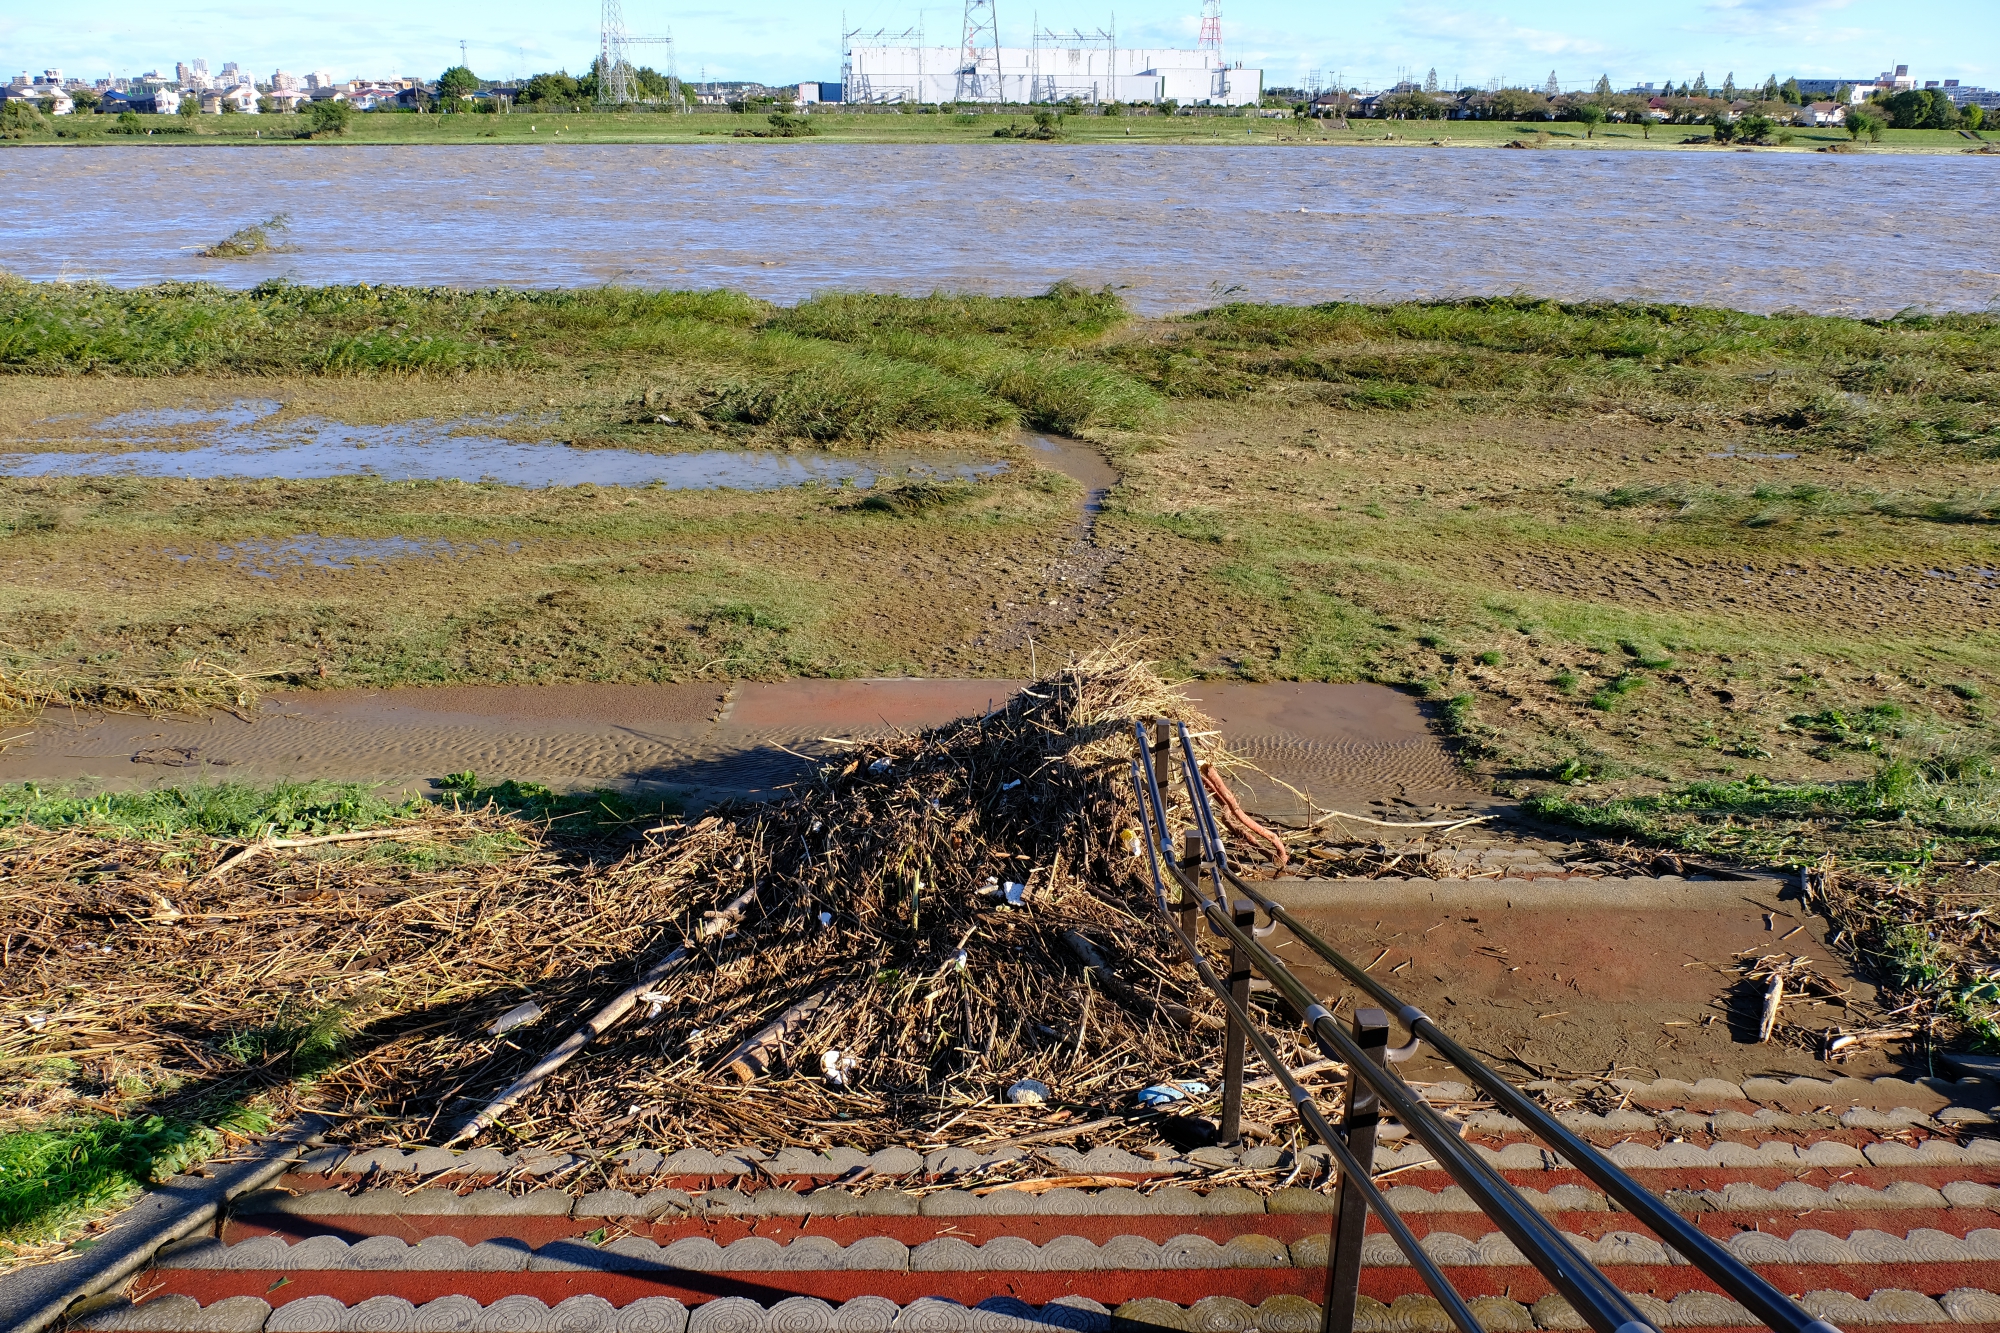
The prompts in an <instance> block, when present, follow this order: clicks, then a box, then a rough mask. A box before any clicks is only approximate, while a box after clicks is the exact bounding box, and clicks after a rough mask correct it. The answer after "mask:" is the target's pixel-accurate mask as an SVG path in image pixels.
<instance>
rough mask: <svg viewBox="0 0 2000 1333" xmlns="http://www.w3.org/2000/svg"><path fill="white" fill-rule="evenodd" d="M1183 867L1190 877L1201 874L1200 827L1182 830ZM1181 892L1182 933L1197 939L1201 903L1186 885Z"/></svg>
mask: <svg viewBox="0 0 2000 1333" xmlns="http://www.w3.org/2000/svg"><path fill="white" fill-rule="evenodd" d="M1181 869H1182V870H1184V871H1186V872H1187V876H1188V878H1189V879H1195V878H1197V877H1199V876H1200V874H1201V830H1200V829H1183V830H1181ZM1180 893H1181V900H1180V912H1181V933H1182V934H1183V935H1185V936H1187V937H1188V938H1189V939H1195V938H1197V934H1196V932H1197V930H1198V929H1199V927H1200V923H1201V904H1200V903H1199V902H1197V901H1196V900H1195V896H1194V895H1193V894H1192V893H1189V892H1188V891H1187V889H1186V888H1185V887H1183V888H1182V889H1181V891H1180Z"/></svg>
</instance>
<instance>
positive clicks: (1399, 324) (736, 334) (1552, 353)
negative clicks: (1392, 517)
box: [0, 281, 2000, 515]
mask: <svg viewBox="0 0 2000 1333" xmlns="http://www.w3.org/2000/svg"><path fill="white" fill-rule="evenodd" d="M584 369H591V370H593V371H594V372H601V371H604V370H607V369H608V370H611V371H614V372H616V373H617V374H621V375H625V376H627V377H629V376H633V375H649V374H650V375H660V374H666V375H669V377H671V378H675V379H676V380H677V382H679V383H680V384H681V387H682V388H683V389H684V390H685V392H684V393H681V394H679V395H678V397H677V404H676V405H677V406H678V407H679V408H680V410H681V411H684V412H688V413H691V414H693V415H695V416H697V417H700V418H702V419H704V420H705V421H706V422H708V423H711V424H714V425H716V426H719V427H723V428H739V429H743V430H748V431H755V432H761V433H764V434H767V435H771V436H775V437H780V438H792V439H800V440H805V441H810V442H814V443H819V444H832V443H838V442H842V441H849V440H858V441H867V440H879V439H883V438H886V437H887V436H889V435H891V434H894V433H896V432H899V431H929V430H944V431H950V430H963V431H990V430H995V429H999V428H1002V427H1006V426H1011V425H1013V424H1016V423H1025V424H1027V425H1030V426H1033V427H1035V428H1037V429H1044V430H1057V431H1064V432H1070V433H1076V432H1088V431H1092V430H1113V431H1127V432H1131V431H1145V430H1155V429H1160V428H1163V427H1167V426H1169V425H1170V421H1171V415H1172V414H1171V411H1170V404H1171V402H1172V401H1173V400H1200V399H1205V398H1221V399H1234V398H1242V397H1245V396H1247V395H1250V394H1253V393H1261V392H1290V393H1300V392H1303V393H1306V394H1307V395H1309V396H1315V397H1316V398H1317V399H1318V400H1319V401H1323V402H1327V403H1330V404H1333V405H1335V406H1338V407H1340V408H1342V409H1344V410H1348V411H1354V412H1379V411H1392V412H1404V411H1410V410H1413V409H1418V408H1442V409H1445V410H1451V411H1458V412H1465V413H1474V414H1477V413H1483V412H1490V411H1496V410H1514V411H1519V410H1528V411H1533V412H1537V413H1543V414H1548V415H1553V416H1571V417H1588V416H1605V415H1622V416H1627V417H1631V418H1635V419H1638V420H1641V421H1646V422H1651V423H1654V424H1662V425H1682V426H1689V427H1693V428H1697V429H1716V428H1725V427H1726V428H1745V429H1748V430H1751V431H1753V432H1755V433H1756V434H1757V435H1758V436H1759V437H1765V438H1769V439H1771V440H1773V441H1779V442H1782V447H1784V448H1787V449H1792V450H1806V449H1827V448H1838V449H1845V450H1850V451H1852V450H1862V451H1893V450H1900V449H1910V448H1935V447H1939V446H1942V447H1943V448H1945V449H1947V450H1949V451H1950V452H1951V453H1953V454H1954V455H1957V456H1962V457H1991V456H1995V455H1996V454H2000V317H1996V316H1993V315H1989V314H1966V315H1937V316H1933V315H1917V314H1912V315H1904V316H1898V317H1896V318H1893V319H1881V320H1855V319H1844V318H1834V317H1825V316H1812V315H1798V314H1779V315H1751V314H1745V313H1743V312H1740V311H1732V310H1722V309H1709V308H1699V307H1689V306H1673V305H1657V304H1649V303H1643V302H1628V303H1594V304H1593V303H1583V304H1577V303H1563V302H1556V301H1541V300H1534V299H1529V298H1513V297H1509V298H1490V299H1470V300H1462V301H1442V302H1401V303H1395V304H1383V305H1367V304H1359V303H1351V302H1335V303H1329V304H1325V305H1318V306H1304V307H1289V306H1265V305H1225V306H1220V307H1217V308H1215V309H1212V310H1208V311H1203V312H1201V313H1198V314H1195V315H1190V316H1187V317H1184V318H1177V319H1168V320H1155V321H1134V320H1132V319H1131V318H1130V317H1129V316H1128V314H1127V312H1126V311H1125V310H1124V308H1123V306H1122V304H1121V303H1120V302H1119V300H1118V298H1117V296H1116V294H1115V293H1113V292H1111V291H1109V290H1104V291H1086V290H1084V289H1081V288H1077V287H1074V286H1070V285H1067V284H1062V285H1058V286H1056V287H1054V288H1052V289H1050V290H1049V291H1048V292H1046V293H1044V294H1042V295H1040V296H1032V297H992V296H977V295H969V294H964V293H940V294H936V295H932V296H927V297H904V296H889V295H879V294H857V293H830V294H825V295H821V296H818V297H815V298H813V299H812V300H809V301H805V302H803V303H801V304H799V305H798V306H795V307H793V308H791V309H788V310H787V309H779V308H777V307H774V306H771V305H769V304H767V303H765V302H762V301H757V300H754V299H752V298H750V297H747V296H744V295H742V294H740V293H733V292H640V291H634V290H630V289H619V288H605V289H597V290H590V291H555V292H536V291H512V290H490V291H457V290H450V289H442V288H388V287H368V286H355V287H318V288H311V287H297V286H292V285H289V284H285V283H268V284H265V285H263V286H260V287H257V288H254V289H252V290H250V291H247V292H235V291H225V290H223V289H221V288H219V287H214V286H209V285H203V284H169V285H162V286H159V287H152V288H145V289H141V290H136V291H124V290H115V289H111V288H106V287H100V286H90V285H87V284H61V285H35V284H30V283H25V282H20V281H9V282H5V283H0V371H6V370H11V371H14V372H16V373H30V374H63V375H67V374H77V373H82V372H85V371H96V372H100V373H115V374H121V375H173V374H186V373H194V372H218V371H223V372H238V373H254V374H340V375H352V374H361V375H461V374H473V373H479V372H489V371H491V372H500V371H507V372H522V371H531V372H535V373H539V374H557V375H561V374H567V373H573V372H575V371H578V370H584ZM683 398H684V399H685V402H684V403H682V402H680V401H679V399H683ZM1967 512H1973V513H1976V514H1978V515H1990V513H1991V512H1992V505H1991V503H1990V502H1984V503H1983V504H1976V505H1974V508H1973V510H1970V511H1967Z"/></svg>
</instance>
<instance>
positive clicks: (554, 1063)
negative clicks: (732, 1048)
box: [446, 884, 757, 1144]
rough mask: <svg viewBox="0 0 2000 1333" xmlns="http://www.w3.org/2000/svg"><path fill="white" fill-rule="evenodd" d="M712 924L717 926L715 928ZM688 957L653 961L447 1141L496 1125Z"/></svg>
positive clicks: (734, 911)
mask: <svg viewBox="0 0 2000 1333" xmlns="http://www.w3.org/2000/svg"><path fill="white" fill-rule="evenodd" d="M756 900H757V886H756V885H755V884H752V885H751V886H750V887H749V888H747V889H745V890H744V891H743V892H742V893H740V894H738V895H737V896H736V897H735V898H732V899H731V900H730V901H729V902H728V903H726V904H724V905H723V907H722V909H721V910H720V911H719V912H710V913H708V914H707V918H706V919H705V920H704V921H703V923H702V928H701V933H702V936H703V938H708V937H709V936H711V935H720V934H723V933H725V932H726V931H727V930H729V929H730V928H731V927H733V926H734V924H735V923H736V922H738V921H740V920H742V918H743V914H744V913H745V912H746V911H748V910H749V907H750V904H752V903H753V902H755V901H756ZM718 923H726V924H718ZM711 927H714V928H713V929H712V928H711ZM687 960H688V948H687V946H686V945H685V944H683V945H682V946H681V947H680V948H678V949H675V950H674V951H673V952H672V953H670V954H668V955H667V956H666V957H665V958H662V959H661V960H660V961H659V962H657V963H655V964H653V966H652V967H650V968H648V969H647V970H646V974H645V975H644V976H642V977H640V978H639V979H638V980H637V981H635V982H633V983H632V984H631V985H629V986H627V987H626V988H625V989H624V990H622V991H619V992H618V993H617V994H616V995H614V996H612V997H611V1000H610V1002H609V1003H607V1004H606V1005H605V1006H604V1007H603V1008H602V1009H599V1010H598V1011H597V1012H596V1013H595V1014H593V1015H591V1018H590V1021H589V1022H587V1023H585V1024H584V1025H583V1026H582V1027H580V1028H578V1029H577V1030H576V1031H574V1032H572V1033H570V1034H569V1035H568V1036H567V1037H564V1038H563V1039H562V1041H561V1042H560V1043H559V1044H558V1045H557V1046H556V1047H555V1049H553V1050H551V1051H550V1052H549V1053H548V1054H547V1055H545V1056H543V1057H542V1058H541V1059H540V1060H537V1061H536V1062H535V1065H534V1067H533V1068H532V1069H530V1070H528V1072H527V1073H525V1074H523V1075H521V1077H519V1078H517V1079H515V1080H514V1081H513V1082H512V1083H510V1084H508V1085H507V1086H506V1087H505V1088H504V1089H502V1090H501V1092H500V1094H499V1095H498V1096H496V1097H495V1098H494V1099H493V1100H492V1101H490V1102H488V1103H486V1105H485V1106H484V1107H483V1108H481V1110H480V1111H479V1114H477V1115H475V1116H473V1117H472V1118H471V1119H470V1120H468V1121H466V1122H465V1123H464V1124H463V1125H460V1126H459V1127H458V1132H457V1133H456V1134H453V1135H452V1136H451V1137H450V1138H449V1139H447V1140H446V1143H447V1144H452V1143H458V1142H460V1141H461V1140H464V1139H469V1138H473V1137H475V1136H477V1135H478V1134H480V1133H481V1132H483V1131H484V1130H486V1129H487V1128H489V1127H490V1126H492V1125H493V1124H494V1122H496V1121H498V1120H499V1119H500V1117H501V1116H502V1115H503V1114H504V1113H505V1112H506V1110H507V1108H508V1107H510V1106H512V1105H513V1104H514V1103H516V1102H518V1101H520V1100H521V1099H522V1098H523V1097H525V1096H527V1095H528V1094H529V1093H531V1092H533V1091H534V1090H535V1089H537V1088H539V1087H541V1086H542V1084H543V1083H544V1082H546V1081H547V1079H548V1077H549V1075H551V1074H553V1073H555V1072H556V1070H558V1069H561V1068H562V1067H563V1066H564V1065H566V1064H568V1063H569V1062H570V1061H571V1060H572V1059H574V1058H575V1056H576V1053H577V1052H578V1051H581V1050H582V1049H583V1048H584V1047H586V1046H588V1045H590V1043H591V1042H593V1041H596V1040H597V1039H598V1038H599V1037H601V1036H603V1035H604V1034H605V1033H607V1032H609V1031H610V1030H611V1029H612V1027H613V1026H614V1025H616V1024H617V1022H618V1020H619V1019H621V1018H623V1017H625V1015H626V1014H628V1013H630V1012H631V1010H632V1006H633V1005H635V1004H637V1003H638V1002H639V997H640V996H642V995H644V994H645V993H646V992H647V991H650V990H652V989H653V988H654V987H655V986H657V985H659V984H660V983H661V982H663V981H665V980H666V979H667V978H668V977H670V976H672V975H673V974H674V973H675V972H678V971H679V970H680V969H681V968H682V967H683V966H685V965H686V963H687Z"/></svg>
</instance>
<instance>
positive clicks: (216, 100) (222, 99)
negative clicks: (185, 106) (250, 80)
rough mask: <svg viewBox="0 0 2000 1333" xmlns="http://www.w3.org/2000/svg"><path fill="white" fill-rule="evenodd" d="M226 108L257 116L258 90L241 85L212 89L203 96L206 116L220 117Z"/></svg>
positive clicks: (203, 107) (202, 100) (202, 101)
mask: <svg viewBox="0 0 2000 1333" xmlns="http://www.w3.org/2000/svg"><path fill="white" fill-rule="evenodd" d="M225 107H228V108H230V109H232V110H236V111H244V112H248V113H249V114H251V115H255V114H257V90H256V89H255V88H248V87H245V86H244V85H243V84H240V83H239V84H235V85H233V86H231V87H228V88H210V89H208V90H207V91H205V92H203V93H202V94H201V109H202V113H203V114H204V115H209V116H219V115H221V114H222V112H223V109H224V108H225Z"/></svg>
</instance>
